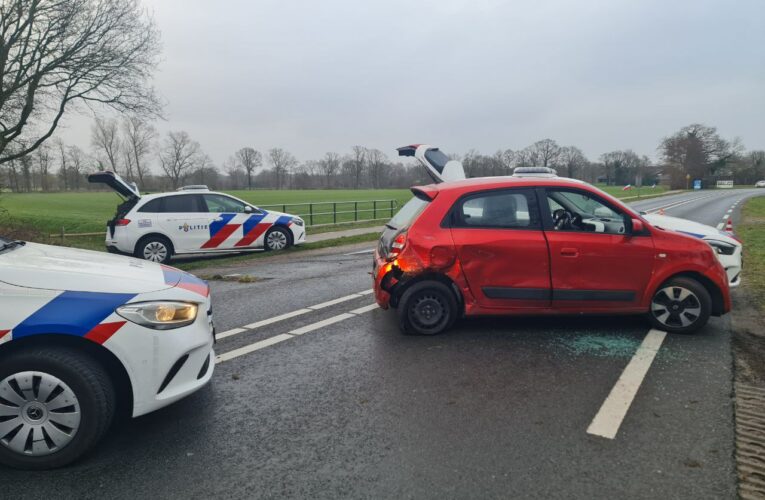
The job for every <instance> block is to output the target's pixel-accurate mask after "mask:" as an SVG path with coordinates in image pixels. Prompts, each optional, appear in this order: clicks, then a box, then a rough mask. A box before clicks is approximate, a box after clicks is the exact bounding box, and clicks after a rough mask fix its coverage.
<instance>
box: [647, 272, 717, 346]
mask: <svg viewBox="0 0 765 500" xmlns="http://www.w3.org/2000/svg"><path fill="white" fill-rule="evenodd" d="M711 310H712V298H711V297H710V296H709V292H708V291H707V289H706V288H704V285H702V284H701V283H699V282H698V281H696V280H693V279H690V278H673V279H671V280H669V281H668V282H666V283H664V284H663V285H662V286H660V287H659V289H658V290H657V291H656V293H655V294H654V296H653V299H651V310H650V312H649V319H650V321H651V323H652V324H653V326H654V327H656V328H658V329H659V330H663V331H665V332H669V333H694V332H695V331H697V330H699V329H700V328H701V327H703V326H704V325H706V324H707V321H708V320H709V316H710V314H711Z"/></svg>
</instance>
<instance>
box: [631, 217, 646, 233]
mask: <svg viewBox="0 0 765 500" xmlns="http://www.w3.org/2000/svg"><path fill="white" fill-rule="evenodd" d="M644 229H645V226H644V225H643V221H642V220H640V219H632V231H630V234H640V233H642V232H643V230H644Z"/></svg>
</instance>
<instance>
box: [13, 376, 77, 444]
mask: <svg viewBox="0 0 765 500" xmlns="http://www.w3.org/2000/svg"><path fill="white" fill-rule="evenodd" d="M80 418H81V416H80V403H79V401H78V400H77V396H75V395H74V391H72V389H70V388H69V386H68V385H66V384H65V383H64V382H62V381H61V380H60V379H58V378H57V377H54V376H53V375H49V374H47V373H42V372H21V373H16V374H13V375H11V376H9V377H7V378H6V379H5V380H3V381H2V382H0V444H2V445H3V446H5V447H6V448H9V449H10V450H11V451H13V452H16V453H19V454H22V455H29V456H36V457H38V456H44V455H50V454H51V453H53V452H56V451H58V450H60V449H62V448H64V447H65V446H66V445H67V444H69V442H70V441H71V440H72V439H74V436H75V434H77V429H79V427H80Z"/></svg>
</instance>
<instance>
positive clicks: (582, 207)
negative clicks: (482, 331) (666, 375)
mask: <svg viewBox="0 0 765 500" xmlns="http://www.w3.org/2000/svg"><path fill="white" fill-rule="evenodd" d="M412 192H413V193H414V198H413V199H412V200H410V201H409V202H408V203H407V204H406V205H404V206H403V207H402V208H401V210H400V211H399V212H398V214H396V216H395V217H393V219H391V221H390V222H389V223H388V224H387V228H386V230H385V231H384V232H383V234H382V236H381V238H380V241H379V245H378V247H377V249H376V250H375V257H374V272H373V276H374V291H375V297H376V300H377V303H378V304H379V305H380V306H381V307H382V308H383V309H387V308H388V307H394V308H397V309H398V318H399V322H400V326H401V329H402V330H403V331H404V332H405V333H417V334H436V333H440V332H442V331H444V330H446V329H447V328H449V327H450V326H451V325H452V324H453V323H454V321H455V320H456V319H457V318H458V317H461V316H481V315H530V314H647V315H648V317H649V318H650V321H651V322H652V323H653V325H654V326H655V327H656V328H659V329H662V330H665V331H668V332H676V333H690V332H694V331H696V330H698V329H699V328H701V327H703V326H704V325H705V324H706V322H707V320H708V319H709V316H710V315H714V316H720V315H722V314H725V313H727V312H728V311H729V310H730V307H731V301H730V294H729V290H728V279H727V277H726V274H725V270H724V269H723V268H722V266H721V265H720V262H719V261H718V259H717V258H716V256H715V254H714V251H713V250H712V248H711V247H710V246H709V245H708V244H706V243H705V242H704V241H702V240H699V239H697V238H693V237H690V236H685V235H683V234H680V233H677V232H670V231H665V230H662V229H660V228H656V227H652V226H651V225H650V224H649V223H648V222H647V221H645V220H644V219H643V218H642V217H641V216H640V215H639V214H637V213H636V212H634V211H633V210H631V209H630V208H628V207H627V206H625V205H624V204H622V203H621V202H620V201H618V200H617V199H615V198H613V197H612V196H609V195H608V194H606V193H604V192H603V191H601V190H599V189H597V188H595V187H593V186H591V185H589V184H586V183H584V182H580V181H576V180H571V179H563V178H559V177H555V176H549V177H545V176H541V177H539V176H532V177H515V176H513V177H486V178H479V179H467V180H458V181H447V182H444V183H441V184H433V185H429V186H423V187H415V188H412Z"/></svg>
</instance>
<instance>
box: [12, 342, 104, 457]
mask: <svg viewBox="0 0 765 500" xmlns="http://www.w3.org/2000/svg"><path fill="white" fill-rule="evenodd" d="M23 372H35V373H36V374H38V375H45V376H48V377H50V376H52V377H55V378H57V379H59V381H61V382H63V383H64V384H66V386H68V388H69V389H71V391H72V392H73V393H74V396H75V398H76V402H75V404H74V405H72V407H70V408H75V409H76V408H78V409H79V418H80V420H79V427H78V428H76V430H74V431H71V430H70V431H69V433H68V434H69V435H71V436H73V437H71V438H70V439H71V440H70V441H68V442H67V443H66V444H65V445H63V446H62V447H61V448H60V449H55V447H53V446H51V445H50V444H48V443H46V444H47V448H48V450H47V451H48V453H49V454H45V455H41V456H34V455H31V454H24V453H20V452H17V451H13V450H12V449H11V448H10V446H9V445H8V444H7V443H6V441H2V439H3V438H6V436H2V437H0V464H4V465H7V466H10V467H14V468H17V469H29V470H46V469H55V468H58V467H63V466H65V465H68V464H70V463H72V462H73V461H75V460H77V459H78V458H80V457H81V456H83V455H84V454H85V453H87V452H88V451H90V450H91V449H92V448H93V447H94V446H95V445H96V444H97V443H98V442H99V441H100V439H101V438H102V437H103V435H104V433H105V432H106V430H107V429H108V428H109V426H110V425H111V423H112V420H113V418H114V409H115V393H114V386H113V385H112V382H111V380H110V379H109V375H108V374H107V372H106V371H105V370H104V368H103V367H102V366H101V365H100V364H99V363H97V362H95V361H94V360H93V359H91V358H89V357H88V356H85V355H83V354H81V353H79V352H76V351H73V350H69V349H53V348H35V349H28V350H22V351H17V352H14V353H12V354H9V355H7V356H6V357H4V358H3V359H2V360H0V383H1V382H2V381H4V380H6V379H7V378H9V377H10V378H13V377H14V375H17V374H20V373H23ZM36 390H37V394H35V399H36V398H37V396H39V395H40V390H41V388H40V385H38V386H37V389H36ZM54 392H55V391H54ZM51 394H53V393H51ZM51 399H52V400H54V401H55V398H50V397H49V401H50V400H51ZM67 401H68V400H67ZM6 406H7V405H6ZM69 411H75V410H72V409H70V410H69ZM51 413H52V412H51ZM41 422H43V420H41ZM18 432H22V431H21V430H19V431H18ZM8 441H10V440H8ZM51 450H53V451H51Z"/></svg>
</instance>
